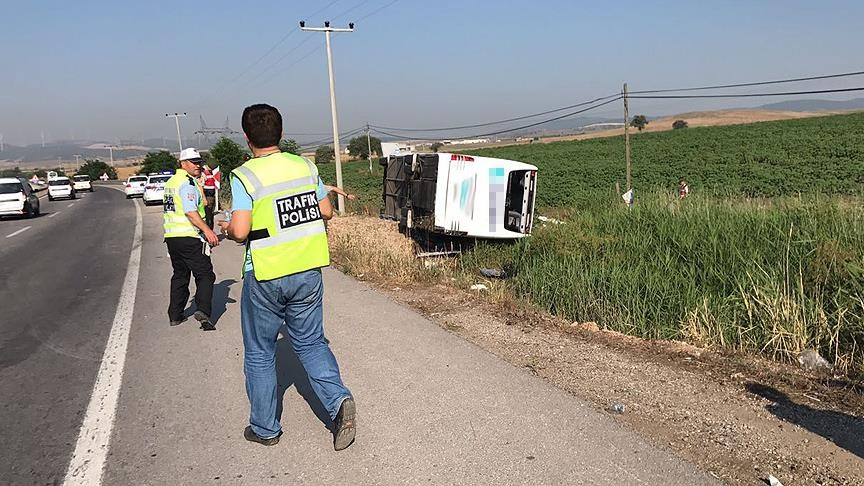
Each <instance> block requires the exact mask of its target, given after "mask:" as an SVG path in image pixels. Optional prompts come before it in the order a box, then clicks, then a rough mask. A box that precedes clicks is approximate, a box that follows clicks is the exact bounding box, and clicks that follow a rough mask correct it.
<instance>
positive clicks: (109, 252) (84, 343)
mask: <svg viewBox="0 0 864 486" xmlns="http://www.w3.org/2000/svg"><path fill="white" fill-rule="evenodd" d="M131 204H132V203H131V202H130V201H126V200H125V198H124V197H123V194H122V193H120V192H119V191H116V190H113V189H109V188H102V187H100V188H97V189H96V191H95V192H93V193H92V194H91V193H86V194H79V197H78V199H76V200H74V201H66V200H58V201H54V202H49V201H48V200H47V198H45V199H42V200H41V206H42V216H40V217H38V218H35V219H19V220H16V219H8V218H3V220H2V221H0V269H2V270H0V273H2V278H0V406H2V414H0V437H2V440H0V457H2V459H0V482H3V483H8V484H34V483H35V484H52V483H54V482H55V481H59V480H62V479H63V476H64V474H65V471H66V466H67V464H68V461H69V455H70V452H71V445H70V444H74V443H75V440H76V438H77V435H78V428H79V427H80V425H81V414H82V411H83V410H84V408H85V407H86V405H87V402H88V400H89V399H90V391H91V389H92V387H93V381H94V379H95V376H96V370H97V369H98V367H99V362H100V360H101V358H102V352H103V350H104V347H105V340H106V337H107V335H108V332H109V330H110V327H111V322H112V319H113V316H114V311H115V307H116V305H117V297H118V294H119V282H120V280H121V279H122V277H123V275H124V273H125V271H126V260H127V259H128V254H129V249H130V245H131V242H132V239H131V235H132V230H133V229H134V223H135V212H134V210H133V211H130V205H131ZM9 235H14V236H9Z"/></svg>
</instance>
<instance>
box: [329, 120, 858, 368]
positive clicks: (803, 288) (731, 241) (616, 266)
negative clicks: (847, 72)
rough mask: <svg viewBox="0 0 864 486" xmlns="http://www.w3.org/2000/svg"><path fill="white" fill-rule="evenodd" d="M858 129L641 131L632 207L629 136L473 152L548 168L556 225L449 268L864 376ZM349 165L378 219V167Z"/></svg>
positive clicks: (569, 313) (625, 327)
mask: <svg viewBox="0 0 864 486" xmlns="http://www.w3.org/2000/svg"><path fill="white" fill-rule="evenodd" d="M862 133H864V114H852V115H843V116H833V117H824V118H811V119H801V120H791V121H782V122H767V123H757V124H751V125H736V126H726V127H706V128H691V129H687V130H674V131H668V132H660V133H643V134H638V135H636V136H633V137H632V138H631V143H632V147H633V181H634V187H635V191H636V205H635V207H634V209H633V210H632V211H630V210H627V208H626V206H625V205H624V204H623V201H621V199H620V197H619V195H618V192H617V190H616V182H617V183H618V187H619V189H623V186H624V184H625V181H624V173H625V171H624V162H623V141H622V139H621V137H614V138H605V139H593V140H585V141H576V142H558V143H551V144H537V145H534V144H532V145H520V146H511V147H501V148H495V149H485V150H475V151H472V152H471V153H473V154H476V155H485V156H491V157H501V158H507V159H513V160H520V161H523V162H528V163H532V164H535V165H537V166H538V167H539V169H540V177H539V190H538V197H537V203H538V208H539V212H540V214H545V215H548V216H553V217H555V218H557V219H558V220H560V224H546V225H542V224H539V223H538V224H537V225H536V226H535V231H534V236H533V237H531V238H527V239H524V240H522V241H520V242H518V243H516V244H509V245H502V244H481V245H478V246H477V247H476V248H475V249H474V250H473V251H471V252H468V253H466V254H464V255H462V257H461V258H460V259H459V260H458V261H457V262H456V263H455V269H454V270H453V272H455V274H456V277H454V278H457V281H463V280H464V279H458V276H459V275H462V276H472V277H475V278H476V275H477V271H478V269H479V268H485V267H494V268H501V269H504V270H506V271H507V272H508V274H509V275H510V278H508V279H507V280H505V281H503V282H501V283H500V284H496V289H498V291H500V290H501V289H503V291H504V292H506V293H508V294H510V295H512V296H513V297H514V298H519V299H524V300H527V301H530V302H531V303H533V304H534V305H536V306H538V307H540V308H542V309H545V310H547V311H549V312H550V313H552V314H555V315H558V316H562V317H566V318H567V319H570V320H573V321H579V322H586V321H587V322H596V323H597V324H598V325H599V326H600V327H603V328H608V329H613V330H617V331H620V332H625V333H628V334H632V335H636V336H641V337H647V338H662V339H681V340H686V341H689V342H692V343H694V344H697V345H700V346H705V347H709V348H714V349H723V350H731V351H743V352H752V353H758V354H762V355H765V356H768V357H771V358H774V359H778V360H782V361H794V360H795V359H796V358H797V356H798V355H799V353H800V352H801V351H802V350H804V349H806V348H813V349H816V350H818V351H819V352H820V354H822V355H823V356H824V357H826V358H827V359H828V360H829V361H831V362H832V363H833V364H834V365H835V367H836V368H837V370H838V371H842V372H848V373H850V374H851V375H853V376H858V377H861V376H864V349H862V346H864V210H862V209H861V190H862V183H864V137H861V134H862ZM332 171H333V168H332V166H328V165H322V166H321V172H322V175H323V176H324V177H325V179H328V180H334V179H335V178H334V177H333V176H332V174H330V172H332ZM344 176H345V181H346V186H347V188H348V189H349V190H350V191H353V192H356V193H358V194H359V195H360V199H359V201H358V204H356V205H355V206H353V208H352V209H353V210H354V211H357V212H366V213H367V214H373V215H376V214H377V208H378V206H379V204H380V188H381V170H380V168H379V167H377V166H376V167H374V171H373V172H372V173H371V174H370V172H369V168H368V163H367V162H365V161H363V162H358V163H350V164H345V169H344ZM681 177H686V178H687V180H688V182H689V183H690V187H691V190H692V191H693V192H692V195H691V196H690V197H688V198H687V199H684V200H679V199H678V198H677V196H676V193H675V190H676V186H677V182H678V180H679V179H680V178H681ZM349 243H350V242H349ZM367 243H368V242H367ZM340 245H341V246H342V247H343V249H342V251H343V252H344V251H346V250H345V247H346V242H345V241H344V240H343V241H340ZM349 246H350V245H349ZM337 250H338V249H337ZM358 251H361V253H362V248H361V249H359V250H358ZM337 253H338V251H337ZM358 255H359V254H358V253H356V252H355V253H354V255H353V257H352V258H353V261H354V262H355V267H357V268H356V269H355V270H353V271H355V272H361V271H363V270H362V266H360V265H356V263H357V262H358V261H359V259H360V258H359V256H358ZM399 261H403V262H406V263H405V265H408V266H409V267H410V270H409V271H403V272H401V273H400V275H406V276H413V277H412V278H425V277H422V276H420V277H417V275H418V272H419V274H423V273H424V271H423V270H422V267H421V270H418V269H417V268H418V267H417V265H416V264H413V263H409V262H410V259H405V258H402V259H400V260H399ZM369 263H370V266H371V264H374V260H370V262H369ZM390 265H391V266H392V265H394V264H393V263H390ZM393 272H394V270H390V273H393ZM432 272H433V273H440V272H441V267H436V268H435V269H434V270H433V271H432Z"/></svg>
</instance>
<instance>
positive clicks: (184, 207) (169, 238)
mask: <svg viewBox="0 0 864 486" xmlns="http://www.w3.org/2000/svg"><path fill="white" fill-rule="evenodd" d="M203 164H204V159H202V158H201V155H200V154H199V153H198V151H197V150H195V149H194V148H187V149H183V150H182V151H181V152H180V168H179V169H177V172H176V173H175V174H174V175H173V176H172V177H171V178H170V179H168V181H167V182H165V196H164V200H163V202H164V213H163V228H164V232H165V244H166V245H167V246H168V254H169V255H170V256H171V266H172V267H173V268H174V275H172V276H171V301H170V303H169V304H168V320H169V324H170V325H172V326H176V325H178V324H180V323H181V322H183V321H184V320H185V317H184V315H183V311H184V309H185V307H186V301H187V300H189V274H190V273H191V274H192V275H193V276H194V277H195V306H196V310H195V313H194V314H193V317H195V319H196V320H197V321H198V322H200V323H201V329H203V330H205V331H213V330H215V329H216V326H215V325H214V324H213V321H211V320H210V313H211V311H212V306H213V283H214V282H215V281H216V274H215V273H213V263H212V262H211V261H210V247H213V246H216V245H218V244H219V238H218V237H217V236H216V233H214V232H213V230H212V229H211V228H210V227H209V226H207V223H206V222H205V221H204V217H205V212H204V204H205V201H204V192H203V191H202V189H201V186H200V185H199V184H198V181H197V178H198V176H199V175H200V174H201V166H202V165H203Z"/></svg>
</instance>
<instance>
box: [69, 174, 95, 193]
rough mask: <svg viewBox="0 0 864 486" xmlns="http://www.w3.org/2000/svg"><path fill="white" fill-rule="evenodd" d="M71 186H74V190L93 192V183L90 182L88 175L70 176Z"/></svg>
mask: <svg viewBox="0 0 864 486" xmlns="http://www.w3.org/2000/svg"><path fill="white" fill-rule="evenodd" d="M72 187H74V188H75V192H82V191H90V192H93V185H92V184H90V176H88V175H76V176H74V177H72Z"/></svg>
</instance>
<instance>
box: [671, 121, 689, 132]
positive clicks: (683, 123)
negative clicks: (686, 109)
mask: <svg viewBox="0 0 864 486" xmlns="http://www.w3.org/2000/svg"><path fill="white" fill-rule="evenodd" d="M672 128H674V129H675V130H680V129H682V128H687V122H686V121H684V120H675V122H674V123H672Z"/></svg>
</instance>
